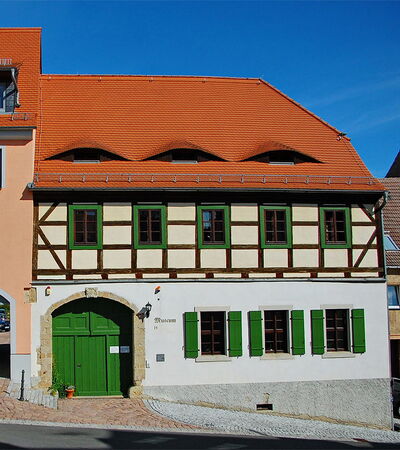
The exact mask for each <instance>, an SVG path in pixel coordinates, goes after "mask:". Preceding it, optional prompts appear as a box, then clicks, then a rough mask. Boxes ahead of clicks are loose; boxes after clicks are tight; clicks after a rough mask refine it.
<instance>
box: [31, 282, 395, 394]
mask: <svg viewBox="0 0 400 450" xmlns="http://www.w3.org/2000/svg"><path fill="white" fill-rule="evenodd" d="M50 285H51V283H50ZM158 285H160V286H161V291H160V292H159V293H158V294H157V295H154V289H155V287H156V286H158ZM45 287H46V285H43V286H37V295H38V301H37V303H34V304H32V350H31V352H32V355H36V350H37V348H38V347H39V345H40V330H39V325H40V316H41V315H43V314H44V313H45V312H46V311H47V309H48V308H49V307H50V306H51V305H52V304H53V303H55V302H58V301H60V300H62V299H64V298H67V297H68V296H70V295H72V294H75V293H77V292H83V291H84V290H85V288H86V287H97V288H98V289H99V290H100V291H107V292H111V293H113V294H115V295H118V296H120V297H123V298H125V299H126V300H128V301H129V302H131V303H132V304H133V305H135V306H136V307H137V308H140V307H142V306H143V305H144V304H145V303H147V301H150V303H151V304H152V306H153V308H152V311H151V314H150V317H149V318H148V319H145V322H144V323H145V335H146V338H145V345H146V349H145V351H146V361H147V368H146V375H145V380H144V383H143V384H144V385H146V386H152V385H154V386H156V385H190V384H219V383H221V384H222V383H257V382H276V381H311V380H346V379H349V380H350V379H368V378H388V377H389V360H388V345H387V336H388V321H387V308H386V284H385V283H379V282H377V283H352V282H346V281H344V280H343V282H341V281H331V282H329V281H327V282H324V281H319V282H316V281H313V282H311V281H309V280H307V281H306V280H305V281H300V280H299V281H285V280H279V281H277V280H269V281H257V282H255V281H254V280H252V281H249V280H235V281H219V282H215V281H212V282H208V281H206V280H204V281H201V282H199V281H197V282H190V281H186V282H185V281H180V282H179V281H176V280H175V281H173V280H156V281H144V280H140V282H132V283H95V282H94V283H90V282H88V283H87V284H84V285H82V284H81V285H73V284H71V283H68V282H65V284H63V285H60V284H56V285H53V286H52V290H51V295H50V296H48V297H46V296H45V295H44V290H45ZM158 299H159V300H158ZM268 305H271V306H274V307H277V308H279V307H280V306H281V307H285V308H287V307H293V308H296V309H303V310H304V317H305V342H306V354H305V355H302V356H294V357H293V358H292V359H289V360H265V359H261V358H260V357H250V356H249V350H248V345H249V341H248V319H247V312H248V311H252V310H253V311H254V310H258V309H259V308H260V306H268ZM329 305H332V306H333V305H335V307H340V306H341V305H343V307H346V308H347V307H351V308H364V309H365V320H366V346H367V351H366V353H364V354H349V356H350V357H348V358H323V357H321V356H319V355H312V354H311V346H310V342H311V324H310V310H311V309H320V308H321V307H322V306H325V307H326V306H329ZM216 306H224V307H225V306H226V307H228V308H230V310H231V311H242V323H243V328H242V339H243V356H242V357H238V358H231V359H230V360H229V361H226V362H196V361H195V360H194V359H185V358H184V347H183V346H184V341H183V339H184V338H183V336H184V332H183V313H184V312H185V311H194V310H195V308H196V307H210V308H212V307H216ZM157 317H158V318H162V319H175V320H176V322H175V323H156V322H155V320H154V319H155V318H157ZM158 353H163V354H165V362H156V354H158ZM32 364H33V365H32V375H34V376H36V375H37V370H38V367H37V365H36V360H35V358H32Z"/></svg>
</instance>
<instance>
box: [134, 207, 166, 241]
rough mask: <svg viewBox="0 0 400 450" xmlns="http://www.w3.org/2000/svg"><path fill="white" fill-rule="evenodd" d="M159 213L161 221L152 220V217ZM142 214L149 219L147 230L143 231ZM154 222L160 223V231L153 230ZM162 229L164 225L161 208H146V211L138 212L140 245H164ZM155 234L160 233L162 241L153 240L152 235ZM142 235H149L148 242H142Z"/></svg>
mask: <svg viewBox="0 0 400 450" xmlns="http://www.w3.org/2000/svg"><path fill="white" fill-rule="evenodd" d="M155 212H157V213H158V214H159V219H158V220H154V219H152V215H153V214H154V213H155ZM142 214H147V219H146V230H143V229H142V228H141V226H142V220H141V215H142ZM154 222H159V230H156V231H154V230H153V225H154ZM162 227H163V223H162V212H161V210H160V209H159V208H154V209H151V208H146V209H140V210H139V211H138V228H139V230H138V235H139V244H140V245H161V244H162V239H163V236H162V235H163V233H162ZM153 232H156V233H159V235H160V239H159V240H153V239H152V237H153V236H152V235H153ZM142 233H147V240H142V239H141V236H142Z"/></svg>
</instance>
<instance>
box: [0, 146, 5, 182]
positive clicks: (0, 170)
mask: <svg viewBox="0 0 400 450" xmlns="http://www.w3.org/2000/svg"><path fill="white" fill-rule="evenodd" d="M5 185H6V149H5V147H0V189H3V188H4V187H5Z"/></svg>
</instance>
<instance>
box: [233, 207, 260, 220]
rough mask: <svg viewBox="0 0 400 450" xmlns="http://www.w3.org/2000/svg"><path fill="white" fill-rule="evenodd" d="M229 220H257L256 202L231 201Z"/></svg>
mask: <svg viewBox="0 0 400 450" xmlns="http://www.w3.org/2000/svg"><path fill="white" fill-rule="evenodd" d="M231 220H232V221H233V222H235V221H241V220H243V221H255V222H257V221H258V206H257V204H256V203H232V205H231Z"/></svg>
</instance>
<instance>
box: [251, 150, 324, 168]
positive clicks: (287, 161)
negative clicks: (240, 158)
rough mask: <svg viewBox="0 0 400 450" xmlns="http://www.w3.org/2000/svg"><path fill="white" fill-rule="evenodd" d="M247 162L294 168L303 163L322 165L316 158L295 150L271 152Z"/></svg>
mask: <svg viewBox="0 0 400 450" xmlns="http://www.w3.org/2000/svg"><path fill="white" fill-rule="evenodd" d="M246 161H257V162H263V163H267V164H271V165H282V166H293V165H295V164H301V163H320V162H321V161H318V160H317V159H315V158H312V157H311V156H308V155H305V154H304V153H300V152H297V151H295V150H269V151H266V152H263V153H259V154H258V155H254V156H252V157H251V158H248V159H246Z"/></svg>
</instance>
